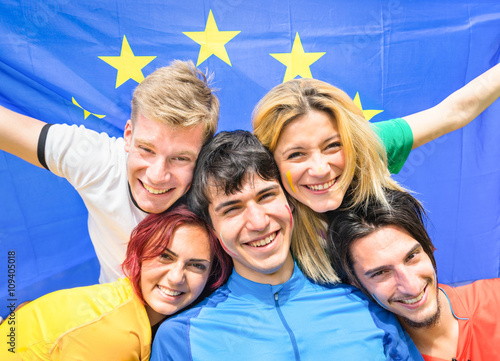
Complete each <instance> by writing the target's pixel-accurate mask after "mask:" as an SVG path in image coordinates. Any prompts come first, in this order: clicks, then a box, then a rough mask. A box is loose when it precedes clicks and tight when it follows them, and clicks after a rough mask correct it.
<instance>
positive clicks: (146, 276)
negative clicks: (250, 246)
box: [141, 224, 213, 325]
mask: <svg viewBox="0 0 500 361" xmlns="http://www.w3.org/2000/svg"><path fill="white" fill-rule="evenodd" d="M212 260H213V254H212V251H211V249H210V244H209V240H208V234H207V232H206V231H205V230H204V229H203V228H201V227H200V226H196V225H190V224H183V225H181V226H179V227H178V228H176V229H175V230H174V233H173V234H172V237H171V240H170V243H169V246H168V248H167V249H166V250H165V251H164V252H163V253H162V254H161V255H160V256H158V257H157V258H154V259H151V260H146V261H144V262H143V263H142V268H141V292H142V295H143V297H144V300H145V301H146V303H147V305H146V310H147V311H148V316H149V317H150V321H151V324H152V325H153V324H154V323H155V321H156V322H158V321H160V320H161V319H162V318H163V317H164V315H171V314H173V313H175V312H177V311H179V310H181V309H182V308H184V307H186V306H188V305H190V304H191V303H192V302H193V301H195V300H196V299H197V298H198V296H199V295H200V294H201V292H202V291H203V289H204V287H205V285H206V283H207V280H208V277H209V275H210V269H211V263H212Z"/></svg>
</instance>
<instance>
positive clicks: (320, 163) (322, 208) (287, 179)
mask: <svg viewBox="0 0 500 361" xmlns="http://www.w3.org/2000/svg"><path fill="white" fill-rule="evenodd" d="M273 154H274V159H275V160H276V163H277V164H278V168H279V170H280V174H281V177H282V180H283V185H284V187H285V189H286V191H287V192H288V193H289V194H290V195H291V196H292V197H294V198H295V199H297V200H298V201H299V202H301V203H304V204H305V205H307V206H309V207H310V208H311V209H313V210H314V211H316V212H319V213H324V212H327V211H330V210H334V209H337V208H338V207H339V206H340V204H341V203H342V200H343V199H344V195H345V192H346V189H341V188H339V186H338V183H339V179H340V176H341V175H342V173H343V171H344V167H345V158H344V151H343V149H342V140H341V138H340V133H339V131H338V128H337V123H336V121H335V119H333V118H332V117H331V116H329V115H328V114H327V113H325V112H322V111H317V110H312V111H310V112H309V113H307V114H305V115H303V116H300V117H298V118H296V119H294V120H293V121H292V122H291V123H289V124H287V125H286V127H285V128H284V129H283V131H282V132H281V135H280V137H279V140H278V143H277V146H276V149H275V151H274V153H273Z"/></svg>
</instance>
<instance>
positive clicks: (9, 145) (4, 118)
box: [0, 106, 45, 167]
mask: <svg viewBox="0 0 500 361" xmlns="http://www.w3.org/2000/svg"><path fill="white" fill-rule="evenodd" d="M44 125H45V123H44V122H42V121H40V120H37V119H34V118H30V117H27V116H25V115H22V114H18V113H16V112H13V111H11V110H9V109H7V108H4V107H2V106H0V149H1V150H4V151H6V152H9V153H11V154H14V155H15V156H18V157H19V158H21V159H24V160H25V161H27V162H30V163H31V164H34V165H36V166H38V167H42V165H41V164H40V162H39V161H38V157H37V146H38V138H39V136H40V131H41V130H42V127H43V126H44Z"/></svg>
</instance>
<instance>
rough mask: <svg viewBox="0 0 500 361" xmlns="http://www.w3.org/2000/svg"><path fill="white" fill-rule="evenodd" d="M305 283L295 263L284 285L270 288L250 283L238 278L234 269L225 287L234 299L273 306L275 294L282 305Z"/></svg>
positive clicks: (268, 285)
mask: <svg viewBox="0 0 500 361" xmlns="http://www.w3.org/2000/svg"><path fill="white" fill-rule="evenodd" d="M306 281H307V279H306V277H305V276H304V274H303V273H302V271H301V270H300V268H299V267H298V266H297V263H295V266H294V269H293V274H292V276H291V277H290V279H289V280H288V281H286V282H285V283H282V284H279V285H275V286H272V285H270V284H263V283H257V282H253V281H250V280H248V279H246V278H244V277H242V276H240V275H239V274H238V273H237V272H236V271H235V270H234V269H233V273H232V274H231V276H230V277H229V280H228V281H227V287H228V288H229V290H230V291H231V293H233V295H234V296H235V297H242V298H245V299H247V300H250V301H253V302H256V301H257V302H263V303H266V304H270V305H274V303H275V296H274V295H275V294H276V293H278V294H279V302H280V304H282V303H283V302H286V301H287V300H288V299H289V298H290V297H292V296H293V295H295V294H297V293H298V292H299V291H300V290H301V289H302V288H303V286H304V283H305V282H306Z"/></svg>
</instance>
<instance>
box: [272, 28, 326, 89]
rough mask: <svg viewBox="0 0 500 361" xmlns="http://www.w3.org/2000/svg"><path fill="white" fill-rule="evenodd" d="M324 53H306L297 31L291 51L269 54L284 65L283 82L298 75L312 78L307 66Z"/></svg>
mask: <svg viewBox="0 0 500 361" xmlns="http://www.w3.org/2000/svg"><path fill="white" fill-rule="evenodd" d="M325 54H326V53H306V52H305V51H304V48H303V47H302V42H301V41H300V36H299V33H297V34H296V35H295V40H294V41H293V46H292V52H291V53H275V54H269V55H271V56H272V57H273V58H275V59H276V60H278V61H279V62H280V63H282V64H284V65H285V66H286V72H285V78H284V79H283V83H284V82H286V81H288V80H291V79H295V77H297V76H298V75H300V76H301V77H302V78H312V74H311V69H310V68H309V67H310V66H311V65H312V64H313V63H314V62H316V60H318V59H319V58H321V57H322V56H323V55H325Z"/></svg>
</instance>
